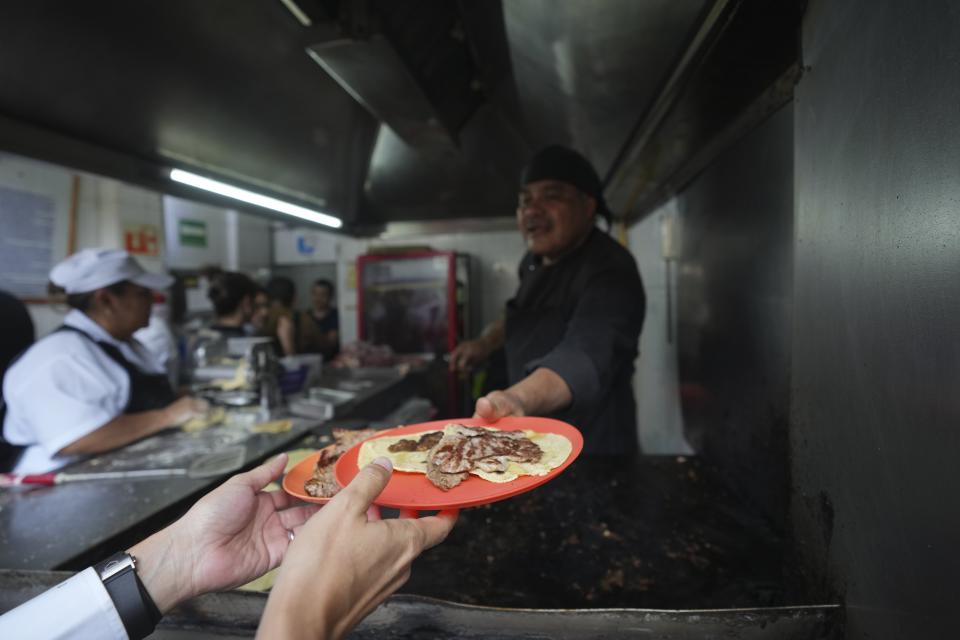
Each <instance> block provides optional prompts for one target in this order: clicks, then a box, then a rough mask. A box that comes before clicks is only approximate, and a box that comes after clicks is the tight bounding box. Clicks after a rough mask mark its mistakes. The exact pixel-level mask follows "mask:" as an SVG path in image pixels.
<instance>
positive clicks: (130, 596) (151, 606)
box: [94, 552, 161, 640]
mask: <svg viewBox="0 0 960 640" xmlns="http://www.w3.org/2000/svg"><path fill="white" fill-rule="evenodd" d="M94 569H95V570H96V572H97V574H98V575H99V576H100V581H101V582H103V586H104V587H105V588H106V590H107V593H108V594H110V599H111V600H113V605H114V606H115V607H116V608H117V613H118V614H120V620H121V621H122V622H123V627H124V628H125V629H126V630H127V635H128V636H130V640H139V639H140V638H146V637H147V636H148V635H150V634H151V633H153V630H154V629H155V628H156V627H157V623H158V622H159V621H160V618H161V614H160V610H159V609H158V608H157V605H156V603H154V601H153V598H151V597H150V593H149V592H148V591H147V588H146V587H144V586H143V582H141V581H140V576H138V575H137V560H136V558H134V557H133V556H132V555H130V554H129V553H126V552H121V553H117V554H114V555H112V556H110V557H109V558H107V559H106V560H104V561H103V562H101V563H100V564H98V565H95V566H94Z"/></svg>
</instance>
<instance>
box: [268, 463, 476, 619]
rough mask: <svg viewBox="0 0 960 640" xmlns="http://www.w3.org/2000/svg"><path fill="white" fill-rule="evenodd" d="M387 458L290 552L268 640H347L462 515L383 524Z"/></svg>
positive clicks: (360, 477)
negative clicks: (378, 503) (380, 500)
mask: <svg viewBox="0 0 960 640" xmlns="http://www.w3.org/2000/svg"><path fill="white" fill-rule="evenodd" d="M390 473H391V466H390V461H389V460H387V459H386V458H378V459H377V460H376V461H374V463H371V464H370V465H367V466H366V467H364V468H363V469H361V470H360V473H358V474H357V476H356V478H354V479H353V481H352V482H351V483H350V484H349V485H348V486H347V487H346V488H344V489H343V491H341V492H340V493H339V494H337V495H336V496H335V497H334V498H333V500H331V501H330V502H329V503H328V504H327V505H326V506H325V507H324V508H323V511H321V512H320V513H319V514H318V515H316V516H314V517H313V518H311V520H310V521H309V522H308V523H307V524H306V526H304V528H303V529H302V530H301V531H300V532H299V534H298V535H297V539H296V541H295V542H294V543H293V545H292V547H291V548H290V551H289V553H288V554H287V557H286V559H285V560H284V563H283V566H282V567H281V568H280V575H279V577H278V578H277V582H276V585H275V586H274V587H273V590H272V591H271V593H270V598H269V600H268V601H267V607H266V609H265V611H264V613H263V618H262V619H261V621H260V629H259V631H258V634H257V635H258V637H261V638H295V637H303V638H340V637H342V636H343V635H345V634H346V633H347V632H348V631H349V630H350V629H352V628H353V627H354V626H355V625H356V624H357V623H358V622H359V621H360V620H362V619H363V618H364V616H366V615H367V614H369V613H370V612H371V611H373V610H374V609H375V608H376V607H377V606H378V605H379V604H380V603H381V602H383V600H385V599H386V598H387V596H389V595H390V594H391V593H393V592H394V591H396V590H397V589H398V588H400V586H401V585H403V583H404V582H406V581H407V578H408V577H409V576H410V565H411V563H412V562H413V560H414V559H415V558H416V557H417V556H419V555H420V553H421V552H422V551H423V550H424V549H428V548H430V547H432V546H434V545H436V544H439V543H440V542H441V541H442V540H443V539H444V538H446V536H447V534H448V533H449V532H450V530H451V529H452V528H453V525H454V523H455V522H456V519H457V512H456V511H452V512H441V513H440V514H438V515H436V516H429V517H425V518H419V519H416V518H411V519H392V520H381V519H380V517H379V511H378V510H377V508H376V507H371V505H372V504H373V500H374V499H375V498H376V497H377V496H378V495H379V494H380V492H381V491H383V488H384V487H385V486H386V485H387V482H388V481H389V480H390Z"/></svg>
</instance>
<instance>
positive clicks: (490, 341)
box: [450, 319, 506, 371]
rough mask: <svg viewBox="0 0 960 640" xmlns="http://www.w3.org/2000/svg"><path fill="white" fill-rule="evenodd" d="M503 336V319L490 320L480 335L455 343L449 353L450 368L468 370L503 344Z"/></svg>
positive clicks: (452, 369)
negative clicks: (455, 346) (454, 347)
mask: <svg viewBox="0 0 960 640" xmlns="http://www.w3.org/2000/svg"><path fill="white" fill-rule="evenodd" d="M505 336H506V333H505V332H504V326H503V319H500V320H495V321H493V322H491V323H490V324H489V325H487V328H486V329H484V330H483V333H482V334H480V337H478V338H476V339H474V340H467V341H465V342H461V343H460V344H458V345H457V348H456V349H454V350H453V352H452V353H451V354H450V370H451V371H469V370H471V369H472V368H473V367H475V366H476V365H478V364H480V363H481V362H484V361H485V360H486V359H487V358H489V357H490V354H491V353H493V352H494V351H496V350H497V349H499V348H500V347H502V346H503V343H504V339H505Z"/></svg>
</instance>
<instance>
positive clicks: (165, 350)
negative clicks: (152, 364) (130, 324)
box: [133, 291, 180, 388]
mask: <svg viewBox="0 0 960 640" xmlns="http://www.w3.org/2000/svg"><path fill="white" fill-rule="evenodd" d="M133 339H134V340H136V341H137V342H139V343H140V344H142V345H143V347H144V348H145V349H146V350H147V351H148V352H149V353H150V356H151V357H152V358H153V359H154V361H156V362H158V363H160V364H161V365H162V366H163V368H164V370H166V372H167V379H168V380H170V385H171V386H172V387H173V388H176V387H177V382H178V381H179V379H180V352H179V351H178V350H177V338H176V336H175V335H174V333H173V329H172V328H171V325H170V308H169V305H168V297H167V295H166V294H164V293H159V292H156V291H155V292H153V305H152V306H151V307H150V320H149V321H148V323H147V326H146V327H144V328H143V329H137V331H136V332H134V334H133Z"/></svg>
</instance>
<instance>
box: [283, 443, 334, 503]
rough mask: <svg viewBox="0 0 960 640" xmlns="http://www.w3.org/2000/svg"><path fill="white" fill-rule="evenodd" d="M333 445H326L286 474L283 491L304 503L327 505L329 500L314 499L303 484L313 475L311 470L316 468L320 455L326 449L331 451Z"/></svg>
mask: <svg viewBox="0 0 960 640" xmlns="http://www.w3.org/2000/svg"><path fill="white" fill-rule="evenodd" d="M335 446H336V445H335V444H331V445H327V446H326V447H324V448H323V449H319V450H317V451H316V452H314V453H311V454H310V455H309V456H307V457H306V458H304V459H303V460H301V461H300V462H298V463H297V464H296V465H295V466H294V467H293V469H290V471H288V472H287V475H285V476H284V477H283V490H284V491H286V492H287V493H289V494H290V495H292V496H293V497H295V498H300V499H301V500H303V501H304V502H316V503H317V504H327V503H328V502H330V498H314V497H313V496H312V495H310V494H309V493H307V492H306V491H305V490H304V489H303V484H304V483H305V482H306V481H307V480H309V479H310V476H312V475H313V469H314V467H316V466H317V460H319V459H320V453H321V452H323V451H324V450H326V449H332V448H333V447H335Z"/></svg>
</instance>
